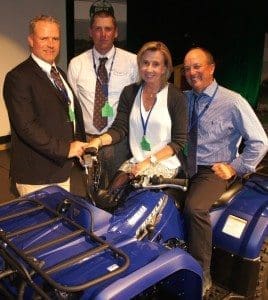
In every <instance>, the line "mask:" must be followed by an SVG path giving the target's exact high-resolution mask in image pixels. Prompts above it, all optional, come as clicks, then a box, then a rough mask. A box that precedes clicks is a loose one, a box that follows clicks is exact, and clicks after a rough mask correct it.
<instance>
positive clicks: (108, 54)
mask: <svg viewBox="0 0 268 300" xmlns="http://www.w3.org/2000/svg"><path fill="white" fill-rule="evenodd" d="M93 52H94V53H93V55H94V57H95V60H96V62H97V64H98V63H99V58H102V57H107V58H108V60H109V59H110V58H111V57H113V55H114V52H115V46H113V47H112V48H111V49H110V50H109V51H108V52H107V53H105V55H103V54H100V53H99V52H98V51H97V50H96V48H95V47H93Z"/></svg>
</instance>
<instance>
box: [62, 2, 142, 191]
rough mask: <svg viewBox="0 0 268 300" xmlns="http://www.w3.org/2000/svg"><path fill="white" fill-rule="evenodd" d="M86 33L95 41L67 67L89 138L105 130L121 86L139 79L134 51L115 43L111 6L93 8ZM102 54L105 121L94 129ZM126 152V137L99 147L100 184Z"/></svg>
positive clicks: (114, 169)
mask: <svg viewBox="0 0 268 300" xmlns="http://www.w3.org/2000/svg"><path fill="white" fill-rule="evenodd" d="M89 34H90V37H91V39H92V40H93V43H94V46H93V48H92V49H90V50H87V51H86V52H83V53H82V54H80V55H78V56H76V57H74V58H73V59H72V60H71V61H70V64H69V68H68V80H69V83H70V84H71V86H72V88H73V90H74V92H75V94H76V96H77V98H78V99H79V101H80V104H81V106H82V111H83V117H84V124H85V130H86V134H87V140H88V141H90V140H91V139H92V138H93V137H96V136H99V135H101V134H102V133H103V132H106V131H107V129H108V128H109V127H110V126H111V124H112V122H113V120H114V118H115V116H116V112H117V106H118V101H119V96H120V94H121V91H122V89H123V88H124V87H125V86H126V85H129V84H131V83H134V82H136V81H137V80H138V66H137V58H136V55H135V54H133V53H130V52H128V51H125V50H123V49H120V48H117V47H115V46H114V40H115V39H116V38H117V36H118V28H117V22H116V19H115V17H114V15H113V10H112V11H111V10H109V9H108V10H107V9H106V8H105V9H103V10H100V9H98V10H96V12H95V13H94V14H93V16H92V17H91V19H90V28H89ZM103 57H106V58H107V61H106V63H105V67H106V70H107V76H108V82H107V86H106V87H105V93H106V103H105V107H102V115H101V118H106V120H107V124H106V126H105V127H103V128H102V129H97V128H96V127H95V126H94V124H93V112H94V102H95V88H96V80H97V79H98V76H97V72H98V67H99V59H100V58H103ZM104 110H105V112H104ZM129 155H130V154H129V145H128V140H127V139H124V140H123V141H122V142H120V143H118V144H116V145H111V146H105V147H103V148H102V149H101V150H100V153H99V157H100V160H101V161H102V166H103V174H102V179H101V185H102V186H101V187H102V188H105V187H106V186H107V184H108V182H109V181H110V180H111V179H112V178H113V176H114V174H115V173H116V171H117V170H118V168H119V167H120V165H121V164H122V163H123V162H124V161H125V160H126V159H128V158H129Z"/></svg>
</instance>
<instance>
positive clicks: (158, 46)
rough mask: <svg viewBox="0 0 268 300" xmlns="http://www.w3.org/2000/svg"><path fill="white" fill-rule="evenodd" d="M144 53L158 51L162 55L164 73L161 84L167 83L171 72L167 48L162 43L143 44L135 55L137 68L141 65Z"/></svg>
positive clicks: (170, 61)
mask: <svg viewBox="0 0 268 300" xmlns="http://www.w3.org/2000/svg"><path fill="white" fill-rule="evenodd" d="M146 51H160V52H161V53H162V54H163V56H164V64H165V66H166V72H165V73H164V75H163V78H162V80H163V84H165V83H167V81H168V79H169V78H170V75H171V74H172V72H173V65H172V58H171V54H170V51H169V49H168V47H167V46H166V45H165V44H164V43H162V42H159V41H151V42H147V43H145V44H144V45H143V46H142V47H141V49H140V50H139V52H138V54H137V61H138V66H139V67H140V65H141V62H142V58H143V56H144V53H145V52H146Z"/></svg>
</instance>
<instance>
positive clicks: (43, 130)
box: [3, 15, 87, 195]
mask: <svg viewBox="0 0 268 300" xmlns="http://www.w3.org/2000/svg"><path fill="white" fill-rule="evenodd" d="M28 43H29V46H30V48H31V55H30V57H29V58H28V59H26V60H25V61H24V62H22V63H21V64H19V65H18V66H16V67H15V68H14V69H13V70H11V71H10V72H8V73H7V75H6V78H5V81H4V89H3V90H4V99H5V103H6V107H7V110H8V115H9V120H10V125H11V162H10V176H11V178H12V180H13V181H14V182H15V183H16V186H17V189H18V191H19V193H20V195H24V194H27V193H29V192H32V191H35V190H37V189H39V188H42V187H44V186H46V185H51V184H58V185H60V186H62V187H63V188H65V189H67V190H69V189H70V172H71V168H72V165H73V158H75V157H77V158H80V157H81V156H82V155H83V153H84V149H85V147H86V146H87V143H85V142H84V141H85V130H84V125H83V118H82V112H81V108H80V105H79V103H78V101H77V100H76V98H75V96H74V94H73V93H72V90H71V88H70V87H69V85H68V84H67V79H66V75H65V73H64V72H63V71H62V70H60V68H58V67H56V65H55V59H56V57H57V56H58V54H59V51H60V24H59V22H58V21H57V20H56V19H55V18H53V17H51V16H44V15H41V16H38V17H36V18H34V19H33V20H32V21H31V22H30V32H29V36H28ZM52 66H54V67H55V68H56V71H57V72H59V73H58V75H60V79H59V80H60V81H61V83H63V85H62V87H60V86H59V85H57V83H55V81H54V80H53V76H52V75H51V73H50V72H51V67H52Z"/></svg>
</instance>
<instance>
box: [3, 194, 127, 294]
mask: <svg viewBox="0 0 268 300" xmlns="http://www.w3.org/2000/svg"><path fill="white" fill-rule="evenodd" d="M58 194H60V198H61V197H62V199H60V200H57V201H58V204H60V203H63V202H64V203H68V204H69V206H72V205H73V206H75V207H76V208H77V207H79V206H83V205H82V204H80V203H79V201H77V200H76V199H75V198H73V197H71V195H70V194H67V193H66V194H64V193H58ZM36 195H37V196H35V195H31V196H30V197H28V198H27V197H25V198H19V199H17V200H13V201H11V202H9V203H8V204H5V203H4V204H1V205H0V208H1V214H0V256H1V257H2V260H3V262H2V266H1V267H2V268H1V269H0V290H2V293H4V294H5V295H6V296H8V297H10V298H12V297H11V296H12V292H8V289H7V288H5V286H6V285H7V284H8V282H9V281H10V278H11V280H13V282H20V283H19V284H17V286H18V287H17V289H18V294H19V295H21V296H23V295H25V294H26V288H28V289H32V290H33V291H34V293H35V294H38V295H39V296H41V297H42V298H43V299H50V296H49V293H47V292H46V289H47V288H48V286H49V287H50V290H51V289H52V290H53V291H55V292H56V293H59V292H60V293H62V292H63V293H67V294H69V293H77V292H81V291H83V290H85V289H88V288H90V287H92V286H94V285H97V284H98V283H101V282H104V281H105V280H109V279H111V278H112V277H114V276H116V275H118V274H120V273H122V272H124V271H125V270H126V269H127V268H128V266H129V258H128V256H127V255H126V254H125V253H124V252H123V251H121V250H120V249H118V248H116V247H115V246H113V245H112V244H110V243H109V242H107V241H105V240H104V238H101V237H98V236H96V235H95V234H94V233H93V231H92V229H91V228H89V229H88V228H85V227H83V226H81V225H80V224H79V223H78V222H77V221H75V220H73V219H72V218H70V216H69V215H68V214H66V213H65V209H63V210H59V209H58V207H59V205H57V206H56V205H54V207H51V206H50V205H48V202H47V199H48V198H51V199H50V201H53V199H52V198H53V194H51V195H48V194H47V193H39V194H38V193H37V194H36ZM66 195H70V197H68V198H67V199H66ZM58 198H59V197H58ZM44 199H45V200H46V201H44ZM82 209H84V208H83V207H82ZM87 209H89V208H87ZM2 212H3V213H2ZM90 215H91V214H90ZM91 217H92V215H91ZM94 259H95V260H96V263H99V264H100V270H99V271H100V272H99V273H98V274H90V276H88V278H84V277H85V276H84V277H83V280H81V278H80V279H77V280H76V278H75V277H77V278H78V277H79V276H78V275H75V274H80V273H87V275H88V274H89V268H90V264H89V262H90V261H91V264H92V263H94V262H93V260H94ZM103 265H104V266H105V268H101V266H103ZM66 272H69V273H70V274H72V275H70V277H69V279H66V278H65V279H64V280H63V281H62V279H61V278H62V276H63V274H64V275H65V274H66ZM63 277H64V276H63ZM18 278H19V280H18ZM79 280H80V281H81V282H77V281H79ZM22 299H23V297H22Z"/></svg>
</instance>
